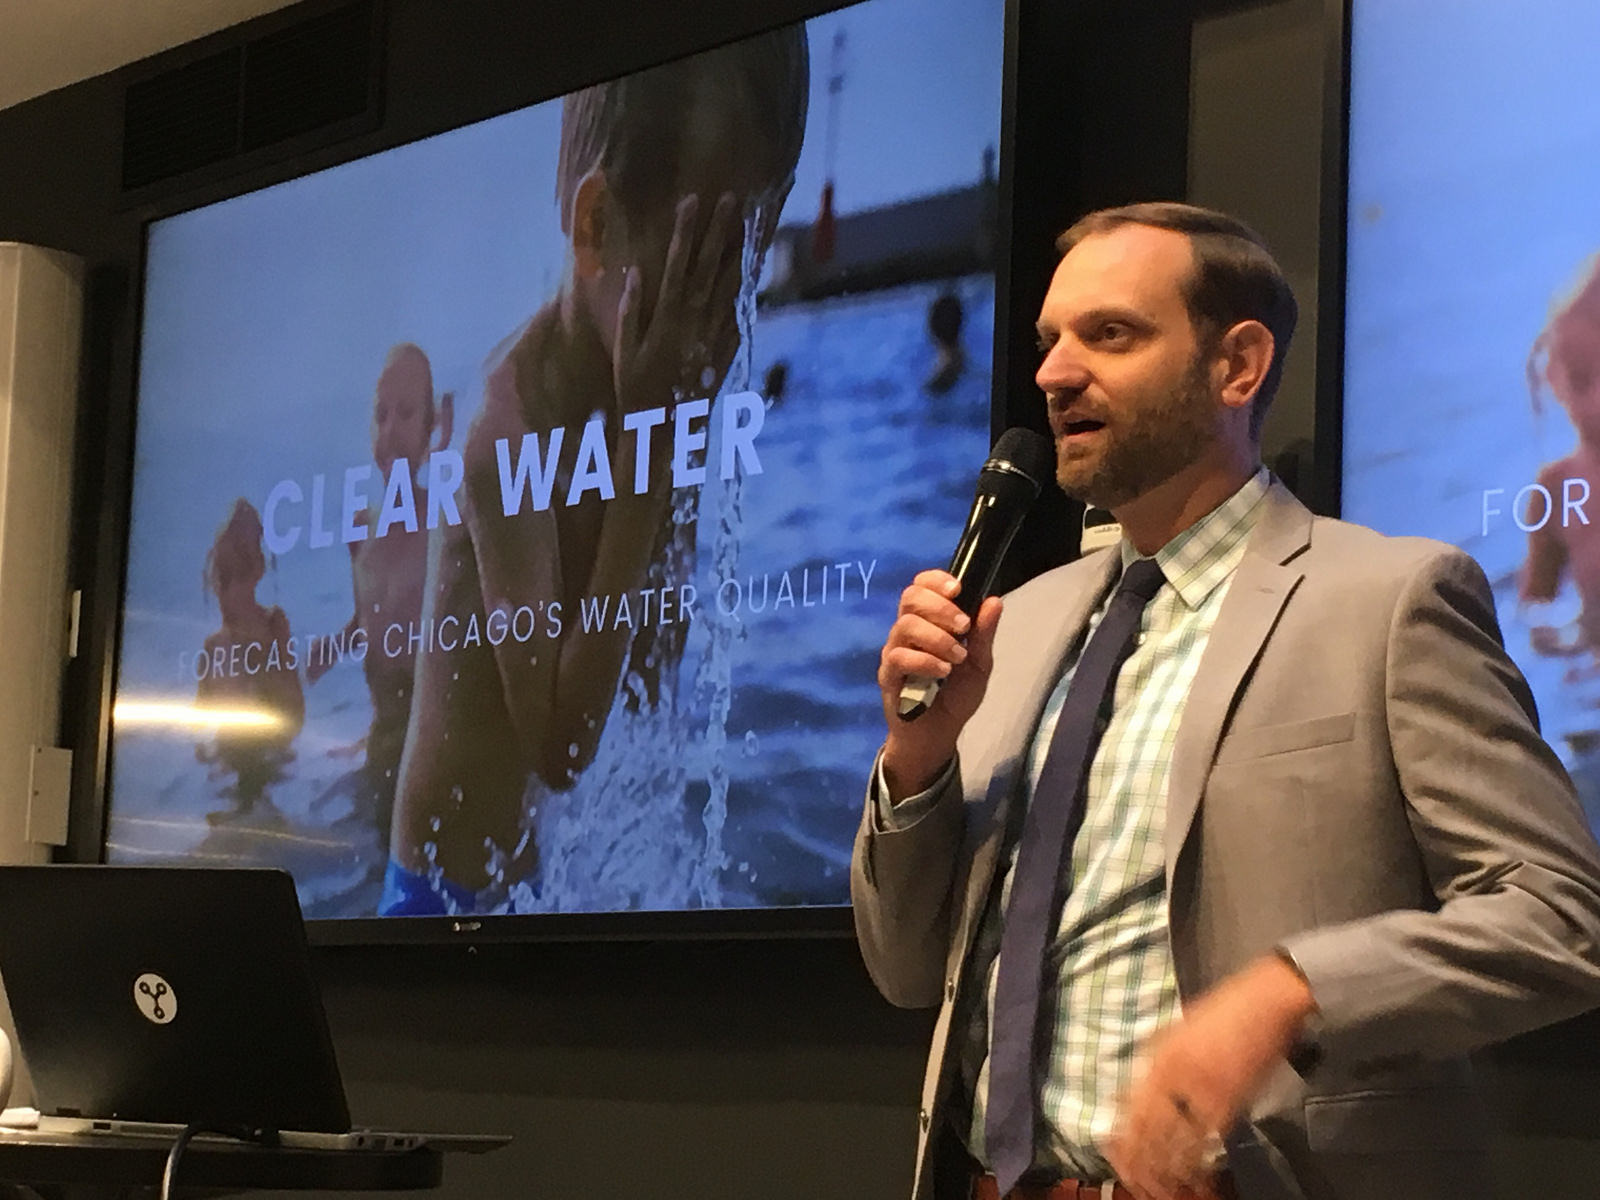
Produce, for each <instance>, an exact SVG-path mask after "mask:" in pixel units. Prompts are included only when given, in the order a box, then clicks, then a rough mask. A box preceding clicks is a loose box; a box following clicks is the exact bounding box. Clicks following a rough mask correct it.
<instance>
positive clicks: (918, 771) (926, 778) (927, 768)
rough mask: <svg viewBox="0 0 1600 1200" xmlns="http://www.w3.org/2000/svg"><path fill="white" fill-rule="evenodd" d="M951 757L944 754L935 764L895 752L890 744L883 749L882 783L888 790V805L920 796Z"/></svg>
mask: <svg viewBox="0 0 1600 1200" xmlns="http://www.w3.org/2000/svg"><path fill="white" fill-rule="evenodd" d="M952 757H953V756H952V755H949V754H946V755H944V756H943V757H942V758H940V759H939V760H938V761H937V762H928V761H925V760H924V758H923V756H921V755H912V754H907V753H905V752H904V751H900V752H899V753H897V752H896V750H895V748H894V746H893V745H892V744H886V745H885V746H884V748H883V760H882V767H883V782H884V785H885V786H886V788H887V789H888V793H889V795H888V799H889V803H890V804H899V803H900V802H901V801H902V800H906V799H908V798H910V797H912V796H920V795H921V794H922V793H923V792H925V791H927V790H928V789H929V788H931V787H932V786H933V785H934V784H936V783H938V782H939V777H940V776H941V775H943V774H944V773H945V771H946V770H947V769H949V766H950V760H951V758H952Z"/></svg>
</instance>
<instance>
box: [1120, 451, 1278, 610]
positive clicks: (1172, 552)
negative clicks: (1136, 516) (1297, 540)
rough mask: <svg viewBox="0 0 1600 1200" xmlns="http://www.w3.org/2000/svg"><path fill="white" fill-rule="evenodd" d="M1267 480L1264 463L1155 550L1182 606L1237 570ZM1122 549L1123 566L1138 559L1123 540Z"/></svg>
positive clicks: (1198, 600)
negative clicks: (1231, 493)
mask: <svg viewBox="0 0 1600 1200" xmlns="http://www.w3.org/2000/svg"><path fill="white" fill-rule="evenodd" d="M1271 483H1272V476H1271V473H1270V472H1268V470H1267V469H1266V467H1259V468H1257V469H1256V473H1255V474H1254V475H1252V476H1251V477H1250V478H1249V479H1247V480H1245V482H1244V486H1243V487H1241V488H1240V489H1239V490H1238V491H1236V492H1234V493H1233V495H1231V496H1229V497H1228V498H1227V499H1226V500H1224V501H1223V502H1222V503H1221V504H1219V505H1217V507H1216V508H1214V509H1212V510H1211V511H1210V512H1209V513H1207V514H1206V515H1205V516H1203V517H1201V518H1200V519H1199V520H1198V521H1196V522H1195V523H1194V524H1193V525H1191V526H1189V528H1187V529H1185V530H1184V531H1183V532H1182V533H1180V534H1178V536H1177V537H1175V538H1173V539H1172V540H1171V541H1169V542H1168V543H1167V544H1166V545H1165V546H1163V547H1161V549H1159V550H1157V551H1156V553H1155V560H1156V563H1157V564H1158V565H1159V566H1160V567H1161V573H1162V574H1163V575H1165V576H1166V577H1167V582H1168V583H1170V584H1171V585H1172V587H1173V590H1174V591H1176V592H1177V593H1178V596H1179V598H1180V599H1181V600H1182V601H1183V603H1184V605H1185V607H1187V608H1190V609H1195V608H1199V607H1200V605H1202V604H1204V603H1205V600H1206V597H1207V596H1209V595H1211V593H1212V592H1213V591H1215V590H1216V588H1217V587H1218V586H1219V585H1220V584H1221V583H1222V582H1223V580H1225V579H1227V578H1228V576H1230V575H1232V574H1233V572H1234V571H1235V570H1236V569H1237V568H1238V566H1239V563H1240V561H1241V560H1242V559H1243V558H1244V550H1245V541H1246V539H1247V538H1248V537H1249V536H1250V531H1251V530H1253V529H1254V528H1255V527H1256V522H1257V521H1258V520H1259V519H1260V517H1261V501H1262V500H1263V499H1264V498H1265V497H1266V494H1267V488H1268V487H1269V486H1270V485H1271ZM1120 550H1121V553H1122V565H1123V567H1124V568H1126V567H1127V565H1128V564H1129V563H1131V562H1132V561H1133V560H1134V559H1136V558H1138V557H1139V552H1138V551H1137V550H1135V549H1134V548H1133V543H1132V542H1130V541H1128V539H1127V538H1123V539H1122V542H1121V545H1120Z"/></svg>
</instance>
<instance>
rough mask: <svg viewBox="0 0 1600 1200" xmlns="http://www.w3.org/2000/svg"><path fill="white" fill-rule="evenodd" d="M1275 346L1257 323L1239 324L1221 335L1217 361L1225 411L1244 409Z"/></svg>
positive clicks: (1258, 386) (1251, 400)
mask: <svg viewBox="0 0 1600 1200" xmlns="http://www.w3.org/2000/svg"><path fill="white" fill-rule="evenodd" d="M1275 345H1276V342H1275V340H1274V338H1273V336H1272V331H1271V330H1270V329H1268V328H1267V327H1266V326H1265V325H1263V324H1262V323H1261V322H1260V321H1240V322H1239V323H1238V324H1237V325H1235V326H1233V328H1231V329H1229V330H1228V331H1227V332H1226V333H1224V334H1223V335H1222V338H1221V340H1220V342H1219V345H1218V361H1219V364H1220V369H1221V371H1222V402H1223V403H1224V404H1226V405H1227V406H1228V407H1229V408H1248V407H1249V406H1250V405H1251V404H1253V403H1254V402H1255V398H1256V393H1257V392H1259V391H1260V390H1261V384H1262V382H1263V381H1264V380H1265V379H1266V377H1267V372H1268V370H1270V369H1271V367H1272V355H1273V349H1274V347H1275Z"/></svg>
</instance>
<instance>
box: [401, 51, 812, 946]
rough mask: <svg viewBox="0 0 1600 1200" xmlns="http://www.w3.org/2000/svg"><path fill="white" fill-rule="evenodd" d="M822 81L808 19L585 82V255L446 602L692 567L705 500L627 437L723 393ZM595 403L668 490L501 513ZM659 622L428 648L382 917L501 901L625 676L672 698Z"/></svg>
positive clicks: (515, 601) (490, 387)
mask: <svg viewBox="0 0 1600 1200" xmlns="http://www.w3.org/2000/svg"><path fill="white" fill-rule="evenodd" d="M808 80H809V57H808V49H807V42H806V35H805V30H804V28H803V27H800V26H790V27H788V28H785V29H782V30H776V31H773V32H771V33H768V34H764V35H761V36H759V37H755V38H750V39H747V40H745V41H742V42H737V43H734V44H732V45H730V46H725V47H722V48H720V49H717V50H712V51H708V52H706V53H704V54H698V55H695V56H693V57H691V58H687V59H684V60H681V61H679V62H675V63H669V64H666V65H664V66H660V67H656V68H653V69H650V70H647V71H642V72H640V73H638V74H636V75H631V76H626V77H624V78H622V79H619V80H614V81H611V82H609V83H603V84H598V85H596V86H594V87H591V88H588V89H585V90H584V91H581V92H577V93H574V94H573V95H571V96H569V97H567V98H566V100H565V102H564V106H563V111H562V121H561V143H560V157H559V162H558V164H557V195H558V198H559V202H560V217H561V229H562V233H563V235H564V237H565V239H566V242H567V270H566V272H565V276H564V278H563V279H562V281H561V283H560V285H559V289H558V294H557V295H556V296H555V297H554V298H553V299H551V300H550V301H549V302H548V303H546V304H545V305H544V306H543V307H542V308H541V309H540V310H539V311H538V312H536V313H535V314H534V315H533V316H532V317H531V318H529V319H528V320H527V321H526V322H525V323H524V324H523V325H522V327H521V328H520V329H518V330H516V331H515V332H513V333H512V334H511V335H510V337H508V338H507V339H506V341H505V342H504V343H503V344H502V346H501V347H500V349H499V350H498V351H497V352H496V353H495V354H494V355H493V356H492V358H491V361H490V363H489V365H488V368H487V371H486V381H485V387H484V396H483V404H482V407H481V409H480V410H479V412H478V414H477V416H476V418H475V419H474V420H473V422H472V424H471V427H470V428H469V430H468V431H467V437H466V442H465V444H464V446H463V447H462V456H463V460H464V465H465V484H466V486H465V489H464V492H463V496H462V516H463V518H464V519H463V522H462V523H461V524H460V525H456V526H445V527H440V528H438V529H436V530H435V531H433V537H434V538H435V540H436V543H437V544H436V546H435V547H434V550H433V553H432V558H431V565H430V571H429V577H428V587H429V595H428V597H427V600H426V602H427V603H428V604H429V605H430V606H431V611H434V612H439V613H451V612H468V611H472V610H474V609H481V610H482V611H484V612H485V613H490V614H493V613H501V614H504V615H505V616H506V617H507V618H509V616H510V614H512V613H513V612H514V611H515V610H516V609H517V608H518V606H522V605H528V606H531V605H533V604H534V603H536V602H538V601H540V600H544V601H545V602H546V603H548V602H550V601H554V602H556V603H558V604H559V605H560V606H561V608H562V609H564V611H565V612H567V613H568V614H575V613H576V612H577V609H578V601H579V599H580V598H581V597H583V596H584V595H587V594H600V595H608V594H613V593H618V592H622V591H625V590H627V589H630V588H639V587H641V586H643V587H648V588H650V589H652V591H654V592H657V593H660V592H661V591H662V589H670V588H672V587H673V586H674V585H676V584H680V583H682V582H684V581H685V579H686V578H687V575H688V569H689V567H690V564H692V563H693V561H694V555H695V549H694V545H693V542H692V540H691V538H692V532H691V531H692V525H693V517H694V515H695V511H696V510H695V505H696V499H695V497H694V494H693V492H692V490H690V491H685V490H681V489H677V488H675V486H674V484H673V473H672V472H670V471H669V470H668V469H667V465H668V459H669V454H670V449H671V447H670V444H669V438H668V437H667V436H666V431H665V430H664V429H663V430H662V431H660V433H659V435H658V436H655V437H653V438H652V439H651V440H650V442H649V445H648V449H644V448H642V447H641V443H640V441H639V440H638V439H632V440H628V439H617V438H616V434H617V432H618V431H620V430H621V429H622V428H624V427H630V428H631V427H632V426H633V423H634V422H643V424H644V427H646V428H649V427H653V426H654V425H656V424H661V425H665V423H666V421H667V420H668V417H667V414H668V412H669V411H671V410H672V409H673V408H674V406H676V405H679V404H696V405H704V406H705V411H707V412H709V406H710V402H711V399H712V398H714V397H716V396H717V395H718V393H719V392H720V391H721V390H722V387H723V384H724V382H725V381H726V378H727V376H728V373H729V371H730V368H731V367H732V366H733V364H734V360H735V355H736V354H737V352H738V351H739V349H740V347H741V344H742V343H743V340H744V332H745V331H744V329H743V328H742V327H741V315H742V317H743V324H745V325H748V323H749V321H750V319H751V314H752V313H753V307H754V299H753V290H752V289H753V287H754V283H755V280H756V278H757V277H758V276H759V274H760V267H761V262H762V258H763V256H764V255H765V253H766V250H767V249H768V247H769V245H770V243H771V239H772V236H773V234H774V232H775V231H776V228H777V217H778V213H779V211H780V210H781V209H782V207H783V202H784V200H785V198H786V197H787V195H788V191H789V188H790V186H791V184H792V182H793V177H794V169H795V164H796V161H797V159H798V157H799V154H800V149H801V143H802V140H803V138H804V132H805V118H806V111H807V104H808V89H809V84H808ZM594 417H598V418H600V419H602V420H604V421H606V422H607V423H608V424H609V426H610V430H611V435H610V436H611V437H612V438H613V439H616V441H617V444H616V446H615V447H614V448H613V449H612V450H611V451H610V454H609V457H610V460H611V470H612V472H613V474H614V477H615V478H617V479H622V480H635V479H644V480H646V481H648V486H640V485H637V484H636V486H635V487H634V488H633V489H631V494H630V492H629V491H627V490H619V491H618V492H617V494H616V495H615V496H610V495H603V494H600V493H598V492H588V493H586V494H585V495H584V497H583V499H582V501H581V502H579V503H576V504H571V505H566V506H558V505H551V506H549V507H547V508H545V509H543V510H542V511H538V512H534V513H530V514H525V515H518V516H506V515H504V513H503V510H502V503H503V498H502V492H501V476H500V468H499V466H498V460H499V455H500V454H501V453H502V451H501V450H499V449H497V447H500V446H512V445H521V444H523V440H524V438H526V437H528V436H529V435H530V434H539V433H544V434H546V436H549V435H548V431H549V430H551V429H552V428H553V427H557V426H560V427H566V426H568V425H571V426H572V427H573V428H582V427H583V426H584V425H585V423H586V422H588V421H589V420H590V419H591V418H594ZM563 470H570V469H569V468H563ZM560 482H561V485H562V487H563V489H564V490H565V489H568V488H570V478H567V479H562V480H561V481H560ZM529 611H532V609H531V607H530V609H529ZM656 624H660V623H659V622H656V623H652V624H647V625H646V626H645V628H644V629H643V631H640V632H638V634H637V636H635V634H636V631H635V630H634V629H632V628H619V627H617V626H615V625H613V627H612V628H610V629H607V630H600V631H597V632H593V633H591V634H589V635H586V636H582V637H578V636H568V637H566V638H564V639H561V640H560V641H559V642H555V641H553V642H552V644H551V645H550V646H548V647H547V648H546V647H540V648H536V650H535V652H532V653H530V652H529V650H528V649H526V648H525V647H524V646H522V645H521V644H520V643H519V642H518V640H516V639H514V638H512V639H501V640H499V643H498V644H497V645H491V644H489V643H488V642H486V641H485V642H480V643H478V644H476V645H473V646H466V645H462V646H461V647H459V648H457V649H455V650H453V651H448V652H447V651H446V650H444V649H443V648H440V647H434V648H428V647H424V648H422V650H421V651H420V652H419V654H418V656H417V667H416V677H415V684H414V687H415V691H414V699H413V703H412V712H411V721H410V725H409V727H408V731H407V736H406V740H405V749H404V752H403V757H402V762H401V768H400V774H399V787H398V791H397V794H396V798H395V812H394V824H393V831H392V838H391V842H390V860H389V863H388V867H387V871H386V877H385V882H384V894H383V899H382V901H381V902H380V911H381V912H383V913H385V914H388V915H418V914H426V913H444V912H447V911H473V910H475V909H478V908H480V907H481V906H483V904H485V903H487V904H490V905H492V904H494V903H503V902H504V896H503V895H501V894H496V895H493V896H491V897H488V898H484V897H480V893H483V892H485V891H486V890H491V891H493V890H498V889H504V887H506V886H507V885H509V884H512V883H514V882H515V881H517V880H519V879H521V878H524V877H527V876H529V875H530V874H531V873H532V872H533V871H534V870H535V868H536V867H537V866H538V864H539V853H540V848H539V845H538V843H537V838H536V836H535V834H534V832H533V815H532V814H533V812H534V811H535V810H536V809H537V808H538V807H539V804H540V802H541V798H542V797H545V796H548V795H550V794H552V793H562V792H566V791H569V790H570V789H572V788H573V786H574V784H575V783H576V782H577V781H578V778H579V776H580V775H581V774H582V773H584V772H585V770H586V769H587V768H589V767H590V766H591V764H592V763H593V761H594V759H595V755H596V751H597V749H598V747H599V744H600V740H601V736H602V734H603V733H604V731H605V727H606V725H607V723H608V720H609V718H610V715H611V712H612V709H613V707H614V705H615V703H616V702H617V699H618V695H619V688H622V686H623V685H624V684H626V683H627V682H628V681H630V680H631V681H633V684H634V686H633V687H632V688H631V689H624V690H626V692H627V695H626V696H625V701H626V702H627V703H629V704H631V705H632V706H633V707H634V708H635V710H638V709H639V708H641V707H644V708H650V709H656V708H659V707H661V706H662V705H664V704H669V703H670V699H671V696H672V694H673V691H674V680H675V678H676V675H677V669H678V665H679V662H680V660H681V657H682V653H683V638H682V626H681V625H677V626H674V625H667V626H665V627H663V628H659V629H658V628H655V625H656ZM629 790H636V789H632V788H630V789H629ZM530 792H531V793H532V796H531V797H530V795H529V793H530ZM617 799H622V798H621V797H618V798H617ZM627 800H628V801H632V802H637V797H636V796H629V797H627ZM682 857H683V860H684V861H685V862H687V861H689V860H688V857H687V855H685V856H682ZM655 873H656V874H661V873H663V872H662V871H657V872H655Z"/></svg>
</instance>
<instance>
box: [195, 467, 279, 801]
mask: <svg viewBox="0 0 1600 1200" xmlns="http://www.w3.org/2000/svg"><path fill="white" fill-rule="evenodd" d="M266 572H267V560H266V555H265V553H264V552H263V551H262V549H261V516H260V514H259V513H257V512H256V510H255V506H254V505H252V504H251V503H250V502H249V501H248V500H245V499H242V498H241V499H238V500H235V501H234V502H233V511H232V512H231V513H229V515H228V519H227V521H225V522H224V523H223V525H222V528H221V529H219V530H218V531H217V537H216V541H215V542H214V543H213V544H212V547H211V551H210V553H208V554H207V555H206V563H205V571H204V575H203V578H204V581H205V587H206V590H207V591H209V592H210V593H211V594H212V595H214V596H215V597H216V599H217V606H218V608H220V609H221V611H222V627H221V628H220V629H218V630H216V632H214V633H212V634H211V635H210V636H209V637H207V638H206V640H205V655H206V662H207V668H206V673H205V675H204V676H203V677H202V678H201V680H200V683H199V687H198V689H197V694H196V700H197V702H198V706H199V707H200V708H214V709H223V710H227V712H228V713H229V714H230V716H231V717H232V718H234V719H238V718H239V717H240V716H241V715H243V716H245V718H246V720H245V721H243V722H241V723H237V724H236V723H232V722H231V721H230V723H228V724H225V725H221V726H219V728H218V730H217V733H216V736H215V738H214V739H213V740H212V742H211V743H210V744H209V745H202V746H199V747H196V755H197V757H199V759H200V760H201V761H202V762H208V763H212V764H214V765H215V766H216V767H218V768H220V769H221V770H222V771H223V772H227V773H231V774H232V775H233V776H234V777H235V781H234V783H233V785H232V786H231V788H227V789H225V791H224V794H231V795H232V797H233V798H234V800H235V801H236V811H237V812H239V813H248V812H250V811H251V810H252V809H253V808H254V807H255V804H256V801H258V800H260V799H262V798H263V796H264V795H265V791H266V787H267V785H268V784H270V783H273V782H274V781H276V780H277V779H279V778H281V777H282V769H283V766H284V765H285V764H286V763H288V762H289V760H290V759H291V758H292V757H293V753H292V752H291V750H290V748H289V747H290V744H291V743H292V742H293V741H294V738H295V735H296V734H298V733H299V732H300V727H301V725H302V724H303V723H304V722H305V712H306V706H305V697H304V695H303V694H302V693H301V690H300V676H299V673H298V672H297V670H296V667H297V664H298V659H297V655H296V653H295V649H294V644H293V640H292V638H291V636H290V633H289V618H288V617H287V616H286V615H285V614H284V611H283V609H281V608H279V607H278V606H277V605H273V606H272V607H271V608H267V607H265V606H264V605H263V604H262V603H261V602H260V601H259V600H257V599H256V586H257V585H258V584H259V583H260V582H261V580H262V577H263V576H265V575H266ZM250 718H254V720H251V719H250ZM217 815H220V814H213V817H215V816H217Z"/></svg>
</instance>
